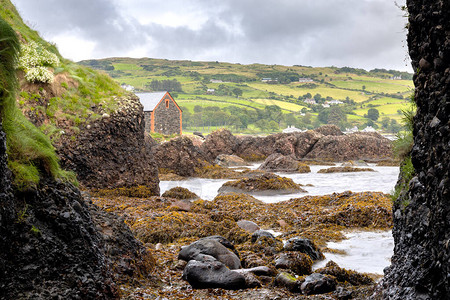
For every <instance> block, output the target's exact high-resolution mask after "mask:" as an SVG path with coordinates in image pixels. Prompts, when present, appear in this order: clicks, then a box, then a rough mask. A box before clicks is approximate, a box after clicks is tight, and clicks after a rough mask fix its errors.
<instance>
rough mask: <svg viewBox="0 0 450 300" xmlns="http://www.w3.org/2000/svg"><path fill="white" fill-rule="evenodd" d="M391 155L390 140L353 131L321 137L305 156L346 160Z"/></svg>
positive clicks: (373, 158) (379, 157)
mask: <svg viewBox="0 0 450 300" xmlns="http://www.w3.org/2000/svg"><path fill="white" fill-rule="evenodd" d="M390 157H392V145H391V141H389V140H388V139H387V138H384V137H382V136H381V135H379V134H370V133H369V134H366V133H353V134H348V135H340V136H334V135H328V136H325V137H323V138H321V139H320V140H319V141H318V142H317V143H316V144H315V145H314V147H313V148H312V149H311V151H310V152H308V153H307V154H306V156H305V158H307V159H316V160H327V161H346V160H358V159H370V160H376V159H385V158H390Z"/></svg>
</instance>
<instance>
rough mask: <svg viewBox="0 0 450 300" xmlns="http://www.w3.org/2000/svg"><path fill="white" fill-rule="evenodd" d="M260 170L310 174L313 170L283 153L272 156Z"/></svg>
mask: <svg viewBox="0 0 450 300" xmlns="http://www.w3.org/2000/svg"><path fill="white" fill-rule="evenodd" d="M258 170H262V171H268V172H298V173H309V172H311V168H310V167H309V166H308V165H305V164H303V163H301V162H299V161H298V160H296V159H294V158H292V156H290V155H289V156H285V155H283V154H281V153H274V154H271V155H270V156H269V157H268V158H266V160H265V161H264V162H263V163H262V164H261V165H260V166H259V168H258Z"/></svg>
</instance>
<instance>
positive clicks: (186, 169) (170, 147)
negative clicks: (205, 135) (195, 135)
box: [153, 136, 210, 176]
mask: <svg viewBox="0 0 450 300" xmlns="http://www.w3.org/2000/svg"><path fill="white" fill-rule="evenodd" d="M153 153H154V157H155V160H156V162H157V164H158V168H163V169H168V170H170V171H172V172H174V173H176V174H178V175H180V176H192V175H194V174H195V169H196V168H202V167H204V166H205V165H207V164H208V163H210V161H209V157H207V156H206V155H204V154H203V152H202V151H200V150H199V148H197V147H195V146H194V145H193V144H192V141H191V140H190V139H189V138H187V137H184V136H182V137H179V138H176V139H172V140H170V141H168V142H165V143H162V144H159V145H157V146H156V147H154V148H153Z"/></svg>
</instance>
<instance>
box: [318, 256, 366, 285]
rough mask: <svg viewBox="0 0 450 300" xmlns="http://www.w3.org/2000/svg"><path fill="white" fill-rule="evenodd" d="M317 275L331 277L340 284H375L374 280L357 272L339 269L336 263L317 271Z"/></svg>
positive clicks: (329, 263)
mask: <svg viewBox="0 0 450 300" xmlns="http://www.w3.org/2000/svg"><path fill="white" fill-rule="evenodd" d="M316 273H320V274H324V275H331V276H333V277H334V278H336V280H337V281H339V282H348V283H350V284H351V285H369V284H374V281H373V279H372V278H370V277H369V276H367V275H365V274H361V273H358V272H356V271H351V270H346V269H344V268H341V267H339V266H338V265H337V264H336V263H335V262H334V261H329V262H328V263H327V264H326V266H325V267H324V268H320V269H317V270H316Z"/></svg>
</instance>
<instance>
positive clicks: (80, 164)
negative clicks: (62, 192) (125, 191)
mask: <svg viewBox="0 0 450 300" xmlns="http://www.w3.org/2000/svg"><path fill="white" fill-rule="evenodd" d="M118 102H119V103H118V106H119V107H121V108H122V109H120V110H118V111H117V112H115V113H113V114H111V115H110V116H109V117H105V118H102V119H99V120H96V121H94V122H92V123H90V124H89V125H90V129H87V128H81V132H80V133H79V134H78V135H77V136H76V139H75V140H72V138H71V137H70V135H62V136H61V139H60V140H58V141H56V142H55V148H56V150H57V152H58V155H59V156H60V158H61V165H62V167H63V168H65V169H69V170H73V171H75V173H76V174H77V175H78V176H77V178H78V180H79V181H80V183H81V184H82V185H83V186H85V187H87V188H93V189H106V188H109V189H113V188H121V187H132V186H146V187H148V188H149V189H150V190H151V194H152V195H159V180H158V169H157V166H156V163H155V160H154V157H153V155H152V153H151V148H150V144H149V143H148V142H147V141H146V139H145V137H144V113H143V110H142V105H141V104H140V103H139V98H137V97H136V96H134V95H129V96H126V97H124V98H122V99H120V100H118Z"/></svg>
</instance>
